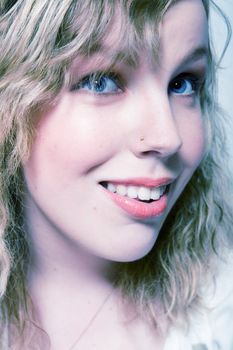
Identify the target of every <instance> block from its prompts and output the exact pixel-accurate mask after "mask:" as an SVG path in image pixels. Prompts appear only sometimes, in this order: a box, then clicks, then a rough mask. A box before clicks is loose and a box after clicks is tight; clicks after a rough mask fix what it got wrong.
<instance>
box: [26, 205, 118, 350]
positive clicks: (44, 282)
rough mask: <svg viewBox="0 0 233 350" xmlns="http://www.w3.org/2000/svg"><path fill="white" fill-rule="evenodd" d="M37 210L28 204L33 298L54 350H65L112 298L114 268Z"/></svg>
mask: <svg viewBox="0 0 233 350" xmlns="http://www.w3.org/2000/svg"><path fill="white" fill-rule="evenodd" d="M32 210H34V209H32V207H31V206H30V205H28V206H27V210H26V213H25V217H26V221H25V226H26V230H27V233H28V236H29V241H30V244H31V257H32V258H31V264H30V270H29V274H28V287H29V293H30V296H31V298H32V301H33V304H34V306H35V310H36V313H37V317H38V319H39V322H40V326H41V327H42V328H43V329H44V330H45V331H46V332H47V333H48V335H49V337H50V339H51V343H52V347H51V348H52V349H56V350H59V349H65V348H68V347H69V346H70V344H72V343H74V341H75V340H76V339H77V337H78V336H79V334H81V333H82V331H83V328H84V327H86V325H88V324H89V322H90V320H91V319H92V317H93V314H95V313H96V312H97V311H98V309H99V308H100V305H102V304H105V300H108V297H109V296H110V295H111V294H112V292H113V286H112V282H111V281H112V275H113V272H112V271H113V264H112V263H111V262H108V261H106V260H105V259H102V258H99V257H96V256H95V255H94V254H91V253H90V252H88V251H85V250H84V249H82V248H81V247H80V246H79V245H78V244H77V243H75V242H73V241H72V240H70V239H68V238H67V237H66V236H64V235H63V234H62V233H61V232H59V231H58V230H57V229H56V227H54V226H53V225H51V224H50V223H48V220H46V218H45V217H43V216H42V215H32V214H34V213H32ZM64 315H69V320H67V319H65V318H64ZM80 315H81V317H80ZM64 333H65V334H66V335H64ZM59 335H60V336H59Z"/></svg>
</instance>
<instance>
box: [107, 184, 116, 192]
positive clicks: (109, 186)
mask: <svg viewBox="0 0 233 350" xmlns="http://www.w3.org/2000/svg"><path fill="white" fill-rule="evenodd" d="M107 189H108V190H109V191H110V192H113V193H114V192H116V186H115V185H113V184H111V183H108V184H107Z"/></svg>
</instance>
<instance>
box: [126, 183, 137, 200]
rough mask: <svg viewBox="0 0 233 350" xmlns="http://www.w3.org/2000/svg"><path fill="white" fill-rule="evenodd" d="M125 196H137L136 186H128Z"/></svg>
mask: <svg viewBox="0 0 233 350" xmlns="http://www.w3.org/2000/svg"><path fill="white" fill-rule="evenodd" d="M127 196H128V197H129V198H137V196H138V188H137V187H136V186H128V189H127Z"/></svg>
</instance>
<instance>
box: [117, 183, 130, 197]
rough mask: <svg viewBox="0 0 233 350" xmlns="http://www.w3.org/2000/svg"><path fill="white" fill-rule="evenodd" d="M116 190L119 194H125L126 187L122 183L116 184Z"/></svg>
mask: <svg viewBox="0 0 233 350" xmlns="http://www.w3.org/2000/svg"><path fill="white" fill-rule="evenodd" d="M116 192H117V193H118V194H120V195H121V196H125V195H126V194H127V187H126V186H124V185H117V187H116Z"/></svg>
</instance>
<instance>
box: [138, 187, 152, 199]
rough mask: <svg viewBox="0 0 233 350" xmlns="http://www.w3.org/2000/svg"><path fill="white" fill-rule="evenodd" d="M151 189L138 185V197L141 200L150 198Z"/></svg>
mask: <svg viewBox="0 0 233 350" xmlns="http://www.w3.org/2000/svg"><path fill="white" fill-rule="evenodd" d="M150 196H151V191H150V189H149V188H147V187H140V188H139V190H138V198H139V199H141V200H146V201H148V200H150Z"/></svg>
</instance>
